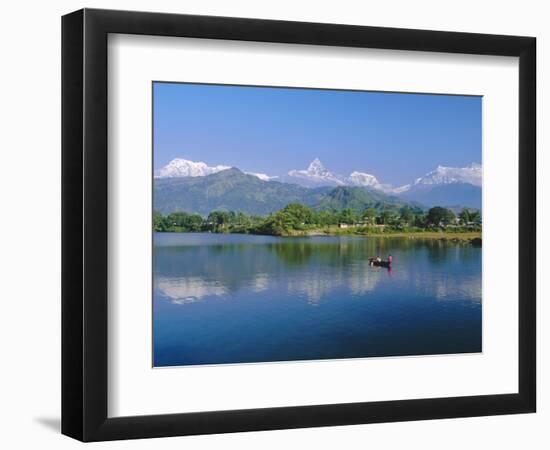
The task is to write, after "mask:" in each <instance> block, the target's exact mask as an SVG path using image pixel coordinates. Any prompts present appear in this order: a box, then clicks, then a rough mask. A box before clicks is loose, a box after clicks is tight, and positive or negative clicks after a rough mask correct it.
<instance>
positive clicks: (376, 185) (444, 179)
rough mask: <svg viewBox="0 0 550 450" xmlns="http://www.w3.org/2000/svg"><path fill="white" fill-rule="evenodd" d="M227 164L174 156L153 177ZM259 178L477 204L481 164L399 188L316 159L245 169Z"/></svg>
mask: <svg viewBox="0 0 550 450" xmlns="http://www.w3.org/2000/svg"><path fill="white" fill-rule="evenodd" d="M230 168H231V167H230V166H225V165H217V166H209V165H207V164H206V163H204V162H201V161H196V162H195V161H190V160H187V159H183V158H175V159H173V160H172V161H170V162H169V163H168V164H167V165H166V166H164V167H163V168H161V169H160V170H159V171H158V172H157V173H156V174H155V177H157V178H176V177H203V176H207V175H211V174H214V173H217V172H221V171H223V170H227V169H230ZM245 173H246V174H248V175H253V176H255V177H257V178H259V179H260V180H262V181H272V180H276V181H280V182H283V183H292V184H298V185H301V186H305V187H320V186H360V187H366V188H369V189H375V190H378V191H381V192H383V193H386V194H391V195H394V196H397V197H401V198H403V199H406V200H409V201H417V202H420V203H422V204H424V205H427V206H430V205H432V204H433V205H435V204H437V205H440V206H454V205H463V206H470V207H476V208H477V207H480V205H481V183H482V167H481V165H480V164H477V163H472V164H470V165H468V166H466V167H449V166H441V165H440V166H438V167H437V168H436V169H435V170H432V171H431V172H428V173H427V174H426V175H424V176H422V177H419V178H417V179H416V180H414V182H412V183H410V184H406V185H404V186H400V187H392V186H391V185H389V184H384V183H381V182H380V181H379V180H378V179H377V178H376V176H374V175H372V174H369V173H366V172H360V171H358V170H355V171H353V172H351V174H350V175H349V176H347V177H346V176H342V175H339V174H336V173H334V172H331V171H330V170H328V169H327V168H326V167H325V166H324V165H323V163H322V162H321V161H320V160H319V158H315V159H314V160H313V161H312V162H311V163H310V164H309V166H308V168H307V169H300V170H291V171H289V172H288V174H287V175H283V176H271V175H267V174H265V173H258V172H245Z"/></svg>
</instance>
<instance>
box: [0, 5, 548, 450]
mask: <svg viewBox="0 0 550 450" xmlns="http://www.w3.org/2000/svg"><path fill="white" fill-rule="evenodd" d="M545 3H546V2H543V1H534V0H533V1H531V0H523V1H521V2H520V1H514V2H509V1H503V0H501V1H494V0H491V1H484V2H480V1H479V0H477V1H470V0H462V1H461V2H453V3H448V2H442V1H429V0H417V1H414V2H412V1H407V0H401V1H386V2H384V1H357V2H353V1H347V0H340V1H338V2H333V1H330V2H329V1H320V0H317V1H311V2H309V1H305V0H304V1H299V0H292V1H286V0H278V1H269V2H259V1H254V0H232V1H230V2H228V1H223V0H203V1H200V0H188V1H186V2H181V1H180V2H176V1H168V0H156V1H155V2H153V1H144V0H134V1H128V0H111V1H110V2H107V1H95V0H88V1H87V2H84V3H83V2H77V1H56V2H38V1H27V2H23V1H20V2H17V3H16V2H9V3H5V4H4V5H3V8H2V15H1V18H0V33H1V39H0V46H1V56H2V59H1V61H2V67H1V70H0V78H1V84H0V85H1V86H2V94H1V96H0V114H1V118H0V119H1V120H0V124H1V128H0V129H1V134H0V136H1V140H0V143H1V144H0V145H1V150H0V158H1V163H0V167H1V176H0V183H1V188H0V192H1V193H2V203H1V205H2V210H3V215H2V219H3V220H1V221H0V227H1V229H0V254H1V256H2V258H1V264H2V268H1V269H2V270H1V273H2V277H1V280H2V283H1V284H0V299H1V301H2V305H3V309H2V310H1V311H2V314H1V315H0V348H1V359H0V361H1V363H0V364H1V370H0V423H1V424H2V426H1V432H0V445H1V446H2V447H3V448H9V449H19V448H33V447H38V446H40V447H41V448H59V449H65V448H75V447H78V446H80V445H82V444H79V443H78V442H76V441H73V440H71V439H69V438H66V437H64V436H61V435H60V434H59V417H60V406H59V404H60V400H59V398H60V381H59V380H60V348H59V344H60V192H61V184H60V16H61V15H62V14H65V13H68V12H70V11H73V10H76V9H79V8H81V7H83V6H87V7H95V8H112V9H138V10H145V11H147V10H154V11H163V12H177V13H190V14H211V15H225V16H242V17H258V18H266V19H286V20H304V21H318V22H334V23H353V24H359V25H376V26H394V27H408V28H422V29H438V30H449V31H471V32H482V33H499V34H518V35H529V36H536V37H537V38H538V84H539V88H538V124H539V131H538V149H539V199H538V211H539V230H543V229H544V228H545V226H546V229H547V230H548V229H549V225H550V217H548V208H543V201H544V200H543V199H546V198H550V195H549V194H550V192H549V190H550V182H548V181H546V182H545V181H544V180H543V179H542V175H543V173H544V169H546V171H548V170H550V157H549V156H548V154H544V153H543V151H542V149H543V147H544V143H545V141H546V142H548V140H549V138H550V131H548V128H545V127H544V124H545V115H544V111H543V109H544V106H545V105H548V104H550V98H549V96H550V93H549V92H550V80H549V79H548V72H549V70H550V28H549V27H548V17H549V13H550V11H548V8H547V7H546V4H545ZM549 243H550V238H549V237H548V236H543V235H542V233H541V231H539V278H540V279H541V281H540V283H539V347H538V355H539V412H538V413H537V414H535V415H532V414H531V415H518V416H502V417H485V418H470V419H458V420H457V419H453V420H439V421H425V422H408V423H400V424H379V425H364V426H349V427H333V428H321V429H304V430H290V431H288V430H287V431H276V432H260V433H239V434H233V435H218V436H198V437H186V438H169V439H168V438H165V439H156V440H154V441H152V440H141V441H127V442H115V443H100V444H94V448H107V447H109V448H110V447H113V448H120V449H122V448H151V447H152V446H153V445H154V446H155V448H159V449H164V448H179V447H181V446H184V445H185V446H187V448H192V449H213V448H220V447H221V446H223V447H224V448H227V449H233V448H235V449H236V448H250V449H252V448H266V449H271V448H272V449H278V448H285V447H286V448H300V447H303V448H308V447H315V448H319V449H325V448H326V449H332V448H335V447H340V448H364V447H365V446H367V445H368V446H369V447H371V448H388V449H393V448H395V449H401V448H407V449H417V448H418V449H423V450H428V449H441V448H445V449H465V448H468V447H471V448H476V449H478V448H484V447H488V448H518V447H520V446H521V447H526V448H532V449H544V448H548V447H549V446H550V433H549V432H548V423H549V421H550V389H548V388H547V385H546V384H545V383H544V378H547V377H548V376H549V374H550V367H549V364H550V356H548V353H546V355H544V353H545V352H546V351H547V345H548V344H550V332H549V331H548V329H547V328H546V329H545V328H544V323H546V322H548V321H550V308H548V306H547V305H545V304H544V300H543V299H544V296H545V294H547V292H548V291H549V289H550V282H549V281H548V277H546V279H544V274H545V273H547V272H548V267H549V264H548V262H547V258H543V257H541V255H545V254H547V253H548V252H549V251H550V244H549ZM545 250H546V251H545Z"/></svg>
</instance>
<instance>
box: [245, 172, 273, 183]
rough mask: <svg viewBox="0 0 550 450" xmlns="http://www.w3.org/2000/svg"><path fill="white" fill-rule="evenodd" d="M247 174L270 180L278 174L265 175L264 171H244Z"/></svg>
mask: <svg viewBox="0 0 550 450" xmlns="http://www.w3.org/2000/svg"><path fill="white" fill-rule="evenodd" d="M245 173H246V174H247V175H253V176H255V177H258V178H259V179H260V180H262V181H271V180H274V179H277V178H279V177H278V176H276V175H275V176H273V177H272V176H270V175H267V174H266V173H256V172H245Z"/></svg>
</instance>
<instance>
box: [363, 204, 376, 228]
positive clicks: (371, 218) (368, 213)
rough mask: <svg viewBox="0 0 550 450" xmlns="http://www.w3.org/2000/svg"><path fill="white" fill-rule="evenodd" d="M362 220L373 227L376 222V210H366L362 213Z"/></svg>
mask: <svg viewBox="0 0 550 450" xmlns="http://www.w3.org/2000/svg"><path fill="white" fill-rule="evenodd" d="M363 220H364V221H365V222H367V223H368V224H369V225H373V224H374V223H375V221H376V209H374V208H367V209H366V210H365V211H364V212H363Z"/></svg>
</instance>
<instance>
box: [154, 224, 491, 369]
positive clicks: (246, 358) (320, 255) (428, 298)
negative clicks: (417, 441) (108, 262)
mask: <svg viewBox="0 0 550 450" xmlns="http://www.w3.org/2000/svg"><path fill="white" fill-rule="evenodd" d="M389 253H391V254H392V255H393V258H394V263H393V268H392V270H391V271H389V270H388V269H385V268H377V267H370V266H369V265H368V261H367V258H368V257H369V256H378V255H380V256H382V257H386V256H387V255H388V254H389ZM153 273H154V279H153V286H154V299H153V319H154V323H153V336H154V355H153V358H154V365H155V366H173V365H191V364H222V363H242V362H262V361H290V360H311V359H333V358H358V357H371V356H397V355H425V354H442V353H470V352H480V351H481V248H475V247H472V246H469V245H465V244H445V243H442V242H439V241H431V240H419V239H403V238H395V239H394V238H362V237H309V238H278V237H272V236H249V235H223V234H199V233H197V234H192V233H156V234H155V236H154V268H153Z"/></svg>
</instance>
